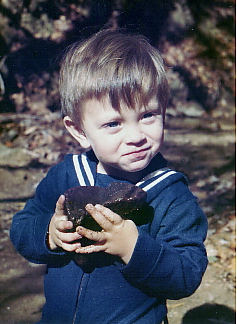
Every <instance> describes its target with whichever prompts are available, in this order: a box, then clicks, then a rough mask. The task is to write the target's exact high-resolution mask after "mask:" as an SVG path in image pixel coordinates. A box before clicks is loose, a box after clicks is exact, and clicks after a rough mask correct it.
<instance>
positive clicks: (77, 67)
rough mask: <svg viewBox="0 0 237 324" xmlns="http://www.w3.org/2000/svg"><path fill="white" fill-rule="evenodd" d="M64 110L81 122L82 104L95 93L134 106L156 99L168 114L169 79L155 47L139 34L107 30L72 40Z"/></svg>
mask: <svg viewBox="0 0 237 324" xmlns="http://www.w3.org/2000/svg"><path fill="white" fill-rule="evenodd" d="M59 92H60V97H61V109H62V114H63V116H69V117H70V118H71V119H72V120H74V121H75V122H78V123H80V118H81V110H82V105H83V102H85V100H89V99H92V98H95V99H98V100H101V99H102V98H104V97H106V96H107V97H108V98H109V100H110V102H111V105H112V106H113V107H114V108H115V109H116V110H119V109H120V107H121V104H125V105H126V106H127V107H129V108H133V109H135V108H136V107H141V106H143V105H147V104H148V102H149V101H150V100H151V99H153V98H154V97H155V98H157V100H158V103H159V105H160V109H161V112H162V114H163V116H164V114H165V109H166V106H167V101H168V94H169V90H168V84H167V80H166V76H165V69H164V65H163V60H162V58H161V56H160V54H159V52H158V50H157V49H155V48H154V47H152V46H151V45H150V44H149V42H148V41H147V40H146V39H145V37H143V36H141V35H128V34H125V33H122V32H120V31H110V30H103V31H100V32H99V33H97V34H95V35H93V36H92V37H90V38H89V39H87V40H85V41H83V42H76V43H74V44H72V45H71V46H70V47H69V48H68V49H67V51H66V53H65V56H64V58H63V60H62V65H61V70H60V80H59Z"/></svg>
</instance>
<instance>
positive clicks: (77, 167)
mask: <svg viewBox="0 0 237 324" xmlns="http://www.w3.org/2000/svg"><path fill="white" fill-rule="evenodd" d="M72 159H73V164H74V167H75V171H76V174H77V179H78V181H79V184H80V185H81V186H85V185H86V183H85V180H84V177H83V175H82V172H81V168H80V164H79V161H78V155H73V157H72Z"/></svg>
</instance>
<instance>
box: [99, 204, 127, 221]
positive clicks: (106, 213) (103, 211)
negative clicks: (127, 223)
mask: <svg viewBox="0 0 237 324" xmlns="http://www.w3.org/2000/svg"><path fill="white" fill-rule="evenodd" d="M95 209H96V210H97V211H98V212H100V213H101V214H102V215H103V216H104V217H105V218H106V219H107V220H109V221H110V222H111V223H112V224H113V225H119V224H120V223H121V222H122V221H123V218H122V217H121V216H119V215H118V214H116V213H114V212H113V211H112V210H111V209H109V208H107V207H104V206H102V205H99V204H97V205H95Z"/></svg>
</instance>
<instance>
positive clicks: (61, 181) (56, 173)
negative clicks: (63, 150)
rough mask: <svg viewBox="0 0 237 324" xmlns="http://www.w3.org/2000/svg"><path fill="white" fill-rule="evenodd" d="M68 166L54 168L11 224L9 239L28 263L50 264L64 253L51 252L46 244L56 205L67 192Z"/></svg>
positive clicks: (60, 165) (62, 165) (63, 164)
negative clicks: (66, 168) (50, 261)
mask: <svg viewBox="0 0 237 324" xmlns="http://www.w3.org/2000/svg"><path fill="white" fill-rule="evenodd" d="M64 167H65V163H62V164H58V165H56V166H54V167H52V168H51V169H50V170H49V172H48V174H47V176H46V177H45V178H44V179H43V180H42V181H41V182H40V184H39V185H38V187H37V189H36V193H35V197H34V198H33V199H30V200H29V201H28V202H27V203H26V205H25V208H24V209H23V210H22V211H20V212H18V213H17V214H16V215H15V216H14V217H13V220H12V226H11V229H10V237H11V240H12V243H13V245H14V246H15V248H16V250H17V251H18V252H19V253H20V254H21V255H22V256H24V257H25V258H26V259H27V260H29V261H31V262H35V263H48V262H49V260H50V259H52V258H54V257H55V256H59V255H64V254H65V253H64V252H52V251H50V250H49V249H48V247H47V244H46V236H47V231H48V226H49V223H50V220H51V217H52V215H53V214H54V210H55V206H56V202H57V200H58V198H59V196H60V195H61V194H63V193H64V191H65V190H66V188H67V176H66V175H65V170H64Z"/></svg>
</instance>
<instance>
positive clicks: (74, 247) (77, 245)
mask: <svg viewBox="0 0 237 324" xmlns="http://www.w3.org/2000/svg"><path fill="white" fill-rule="evenodd" d="M80 247H81V244H80V243H74V244H67V243H64V242H62V244H61V248H62V249H63V250H65V251H68V252H73V251H77V250H78V249H80Z"/></svg>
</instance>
